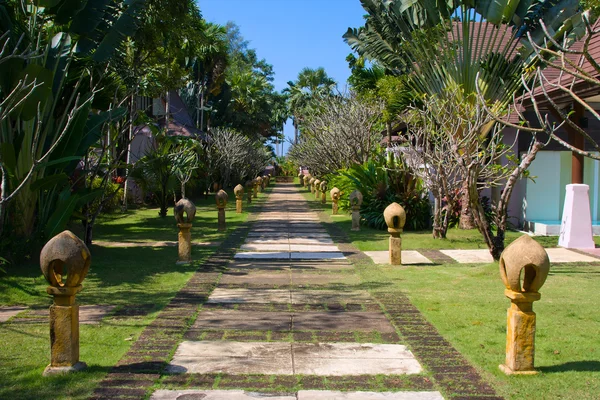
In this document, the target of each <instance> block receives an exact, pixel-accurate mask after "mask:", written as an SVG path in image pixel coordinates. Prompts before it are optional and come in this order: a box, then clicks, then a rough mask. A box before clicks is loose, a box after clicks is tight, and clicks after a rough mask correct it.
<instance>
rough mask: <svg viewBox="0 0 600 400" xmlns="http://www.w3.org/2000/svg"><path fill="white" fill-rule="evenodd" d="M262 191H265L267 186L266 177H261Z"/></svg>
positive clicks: (267, 180) (267, 179) (267, 178)
mask: <svg viewBox="0 0 600 400" xmlns="http://www.w3.org/2000/svg"><path fill="white" fill-rule="evenodd" d="M261 183H262V190H265V189H266V188H267V186H268V185H269V177H268V176H267V175H263V176H262V182H261Z"/></svg>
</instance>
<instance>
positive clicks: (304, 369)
mask: <svg viewBox="0 0 600 400" xmlns="http://www.w3.org/2000/svg"><path fill="white" fill-rule="evenodd" d="M292 352H293V360H294V371H295V372H296V373H297V374H303V375H326V376H343V375H376V374H386V375H390V374H418V373H420V372H421V371H422V370H423V369H422V368H421V365H420V364H419V362H418V361H417V360H416V359H415V358H414V356H413V354H412V353H411V352H410V351H408V350H406V347H405V346H402V345H397V344H370V343H292Z"/></svg>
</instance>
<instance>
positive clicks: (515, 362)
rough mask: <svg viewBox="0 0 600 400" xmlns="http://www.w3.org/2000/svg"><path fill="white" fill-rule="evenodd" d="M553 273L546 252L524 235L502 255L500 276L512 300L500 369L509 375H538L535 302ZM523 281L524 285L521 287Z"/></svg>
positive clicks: (506, 293) (507, 294)
mask: <svg viewBox="0 0 600 400" xmlns="http://www.w3.org/2000/svg"><path fill="white" fill-rule="evenodd" d="M549 271H550V259H549V258H548V253H546V250H544V248H543V247H542V246H541V245H540V244H539V243H538V242H536V241H535V240H533V239H532V238H531V237H529V236H528V235H523V236H521V237H520V238H518V239H517V240H515V241H514V242H512V243H511V244H509V245H508V246H507V247H506V249H505V250H504V251H503V252H502V255H501V256H500V276H501V277H502V282H504V286H506V290H505V291H504V294H505V295H506V297H508V298H509V299H510V303H511V304H510V308H509V309H508V312H507V326H506V361H505V364H503V365H500V369H501V370H502V371H503V372H504V373H505V374H507V375H512V374H535V373H537V372H536V371H535V370H534V367H533V361H534V355H535V320H536V316H535V313H534V312H533V302H534V301H536V300H539V299H540V297H541V295H540V293H539V292H538V290H539V289H540V288H541V287H542V285H544V282H545V281H546V277H547V276H548V272H549ZM521 278H523V285H522V286H521Z"/></svg>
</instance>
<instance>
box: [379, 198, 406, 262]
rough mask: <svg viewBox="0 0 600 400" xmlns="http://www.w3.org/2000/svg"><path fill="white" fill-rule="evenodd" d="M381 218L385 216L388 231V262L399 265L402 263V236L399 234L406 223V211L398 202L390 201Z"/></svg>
mask: <svg viewBox="0 0 600 400" xmlns="http://www.w3.org/2000/svg"><path fill="white" fill-rule="evenodd" d="M383 218H385V223H386V224H387V226H388V232H389V233H390V244H389V251H390V264H392V265H400V264H402V238H401V237H400V235H401V234H402V231H403V230H404V224H405V223H406V211H404V207H402V206H401V205H400V204H398V203H392V204H390V205H389V206H387V207H386V209H385V210H384V211H383Z"/></svg>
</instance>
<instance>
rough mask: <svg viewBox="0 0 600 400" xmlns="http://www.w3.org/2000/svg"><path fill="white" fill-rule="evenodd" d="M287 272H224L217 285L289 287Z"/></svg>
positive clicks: (290, 280) (289, 278)
mask: <svg viewBox="0 0 600 400" xmlns="http://www.w3.org/2000/svg"><path fill="white" fill-rule="evenodd" d="M291 278H292V277H291V275H290V273H289V270H286V271H284V272H263V271H254V272H249V271H246V272H242V273H240V272H237V273H235V272H232V271H228V272H225V273H224V274H223V275H222V276H221V280H220V281H219V284H229V285H231V284H235V285H252V284H255V285H291V284H292V279H291Z"/></svg>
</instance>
